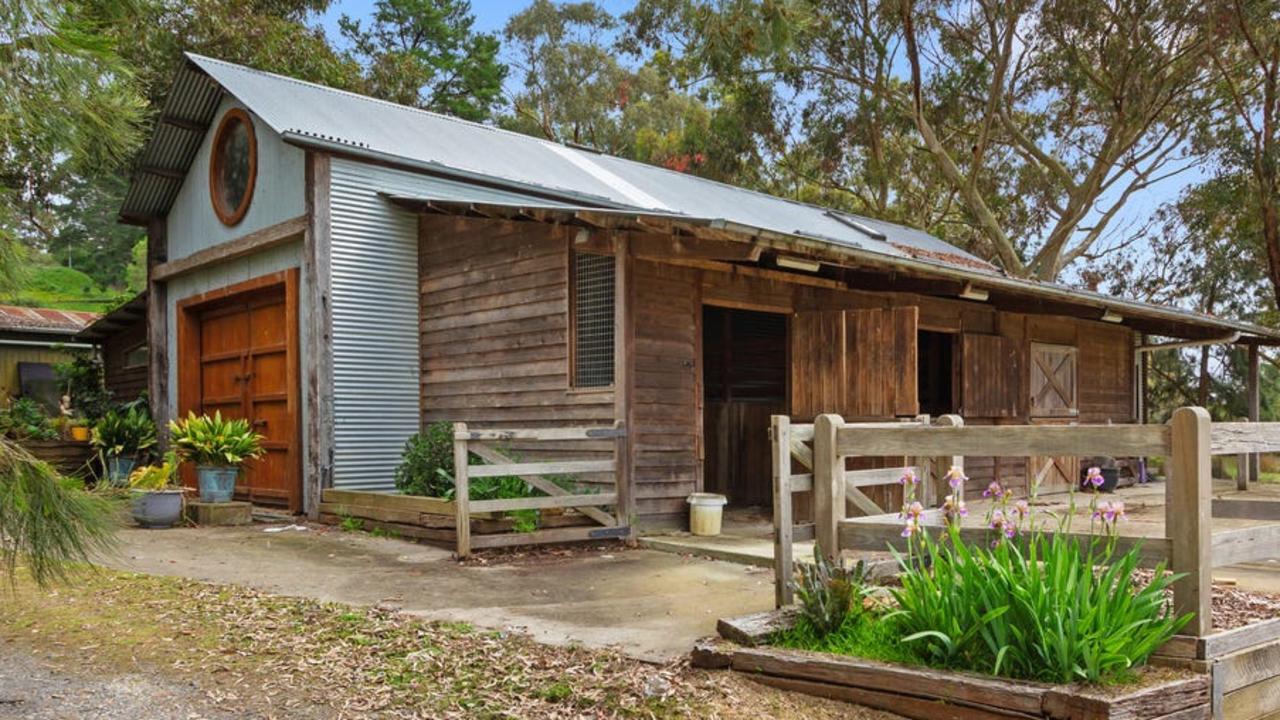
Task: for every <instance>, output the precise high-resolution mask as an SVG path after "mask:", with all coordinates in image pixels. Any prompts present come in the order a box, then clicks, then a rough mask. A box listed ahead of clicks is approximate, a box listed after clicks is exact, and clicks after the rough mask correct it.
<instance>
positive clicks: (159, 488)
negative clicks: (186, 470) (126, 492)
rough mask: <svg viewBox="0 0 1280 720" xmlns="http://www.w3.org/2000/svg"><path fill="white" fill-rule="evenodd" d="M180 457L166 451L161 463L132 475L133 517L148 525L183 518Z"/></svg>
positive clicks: (158, 525) (164, 525)
mask: <svg viewBox="0 0 1280 720" xmlns="http://www.w3.org/2000/svg"><path fill="white" fill-rule="evenodd" d="M177 470H178V458H177V456H176V455H175V454H174V453H173V452H172V451H170V452H167V453H165V455H164V463H163V464H161V465H147V466H144V467H140V468H138V469H136V470H134V471H133V473H132V474H131V475H129V489H130V490H132V491H133V519H134V520H135V521H137V523H138V524H139V525H141V526H142V527H144V528H169V527H173V526H174V525H175V524H176V523H177V522H178V520H179V519H181V518H182V494H183V492H185V490H184V489H183V488H182V487H180V486H179V485H178V484H177V481H176V477H177V475H176V473H177Z"/></svg>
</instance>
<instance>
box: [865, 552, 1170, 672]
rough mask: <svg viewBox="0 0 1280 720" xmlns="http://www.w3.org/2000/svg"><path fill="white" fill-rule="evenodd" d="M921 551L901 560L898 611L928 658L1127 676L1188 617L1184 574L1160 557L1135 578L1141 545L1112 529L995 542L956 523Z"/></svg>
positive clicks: (968, 665) (907, 635) (908, 638)
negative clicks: (1142, 579) (1084, 536)
mask: <svg viewBox="0 0 1280 720" xmlns="http://www.w3.org/2000/svg"><path fill="white" fill-rule="evenodd" d="M920 537H921V540H920V541H919V547H920V549H921V557H919V558H915V559H917V560H920V562H913V561H911V560H909V559H906V558H902V559H901V560H902V576H901V579H902V587H901V588H898V589H895V590H894V591H893V595H894V597H895V599H896V600H897V603H898V606H899V610H898V611H897V612H895V613H892V614H891V615H890V616H889V618H888V619H889V620H890V621H891V622H894V623H896V626H897V627H898V628H899V631H900V633H901V634H902V636H903V642H904V643H908V644H911V645H913V646H914V648H913V649H914V650H915V652H917V653H918V654H919V655H920V656H921V658H922V659H923V660H925V661H926V662H928V663H929V664H930V665H935V666H941V667H952V668H957V669H971V670H981V671H984V672H989V673H991V674H994V675H1005V676H1008V677H1013V678H1019V679H1026V680H1041V681H1045V682H1058V683H1068V682H1074V681H1077V680H1084V681H1087V682H1103V681H1110V680H1115V679H1121V678H1123V677H1124V675H1125V674H1126V673H1127V671H1128V670H1130V669H1131V668H1133V667H1136V666H1138V665H1141V664H1143V663H1145V662H1146V660H1147V659H1148V658H1149V657H1150V655H1151V653H1153V652H1154V651H1155V650H1156V649H1157V648H1159V647H1160V646H1161V645H1162V644H1163V643H1164V642H1165V641H1167V640H1168V639H1169V638H1171V637H1173V635H1174V634H1175V633H1176V632H1177V631H1178V630H1179V629H1180V628H1181V627H1182V626H1183V625H1185V624H1186V623H1187V621H1188V620H1190V618H1191V616H1190V615H1184V616H1182V617H1174V616H1173V615H1172V612H1171V610H1170V607H1169V601H1168V598H1167V595H1166V590H1167V589H1168V588H1169V586H1170V585H1171V584H1172V583H1173V582H1174V581H1175V580H1177V579H1178V578H1179V577H1180V576H1176V575H1169V574H1166V573H1165V567H1164V565H1163V564H1161V565H1160V566H1159V567H1157V568H1156V571H1155V576H1154V578H1153V579H1152V581H1151V582H1150V583H1148V584H1146V585H1144V586H1137V585H1135V584H1134V583H1133V582H1132V581H1131V579H1130V578H1131V577H1132V575H1133V573H1134V571H1135V570H1136V569H1137V567H1138V559H1139V552H1140V548H1139V547H1134V548H1131V549H1130V550H1128V551H1127V552H1124V553H1121V554H1118V555H1117V553H1116V549H1115V540H1114V538H1108V539H1102V538H1097V539H1091V540H1090V541H1088V544H1087V545H1086V544H1085V543H1084V542H1082V541H1081V539H1080V538H1073V537H1070V536H1069V535H1067V534H1066V533H1042V532H1032V533H1029V534H1027V535H1026V536H1024V537H1023V538H1022V539H1020V540H1018V541H998V542H996V543H995V545H994V546H993V547H985V546H976V545H967V544H965V543H964V542H963V541H962V540H961V539H960V534H959V530H958V529H957V528H955V527H953V528H951V530H950V531H949V533H948V534H947V535H944V536H943V537H942V538H940V539H936V540H935V539H929V538H928V537H927V536H925V535H921V536H920Z"/></svg>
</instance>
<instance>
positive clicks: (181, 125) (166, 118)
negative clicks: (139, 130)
mask: <svg viewBox="0 0 1280 720" xmlns="http://www.w3.org/2000/svg"><path fill="white" fill-rule="evenodd" d="M160 122H161V123H163V124H165V125H168V126H170V127H176V128H178V129H179V130H189V131H191V132H198V133H203V132H204V131H205V130H207V129H208V128H207V126H206V125H205V124H204V123H200V122H196V121H195V120H186V119H184V118H178V117H173V116H172V115H162V116H161V117H160Z"/></svg>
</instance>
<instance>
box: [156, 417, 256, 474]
mask: <svg viewBox="0 0 1280 720" xmlns="http://www.w3.org/2000/svg"><path fill="white" fill-rule="evenodd" d="M169 440H170V442H172V443H173V446H174V448H175V449H176V450H177V453H178V456H179V457H181V458H182V459H183V460H187V461H190V462H193V463H195V464H196V465H213V466H227V467H230V466H234V465H239V464H241V463H243V462H244V461H245V460H247V459H249V458H256V457H260V456H261V455H262V454H263V449H262V436H261V435H259V434H257V433H255V432H254V431H253V428H252V427H250V426H249V421H248V420H244V419H235V420H231V419H228V420H223V419H222V413H221V412H216V413H214V415H213V417H209V416H208V415H200V416H197V415H196V414H195V413H194V412H192V413H188V414H187V417H186V418H185V419H182V420H173V421H170V422H169Z"/></svg>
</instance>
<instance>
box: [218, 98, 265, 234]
mask: <svg viewBox="0 0 1280 720" xmlns="http://www.w3.org/2000/svg"><path fill="white" fill-rule="evenodd" d="M237 121H238V122H240V123H243V124H244V127H245V130H246V131H247V132H248V134H249V182H248V183H247V184H246V185H245V188H244V197H242V198H240V204H239V205H238V206H236V207H234V208H228V207H227V204H226V203H225V202H224V201H223V198H222V193H221V192H220V190H219V183H218V175H219V174H220V171H221V169H222V162H221V158H222V153H220V152H218V149H219V148H221V147H222V143H223V142H224V141H226V139H227V135H228V133H230V132H231V129H232V126H233V123H235V122H237ZM257 179H258V138H257V135H256V134H255V133H254V130H253V120H252V119H250V117H249V113H247V112H245V111H244V110H242V109H240V108H231V109H230V110H228V111H227V112H226V114H225V115H223V116H222V120H221V121H220V122H219V123H218V130H217V132H215V133H214V134H213V144H212V145H211V146H210V149H209V201H210V204H212V205H213V212H214V214H215V215H217V216H218V220H220V221H221V222H222V224H223V225H237V224H239V223H240V221H241V220H243V219H244V216H245V214H246V213H248V212H249V205H250V204H251V203H252V202H253V188H254V185H255V184H256V182H257Z"/></svg>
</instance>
